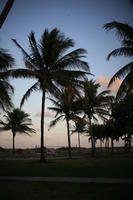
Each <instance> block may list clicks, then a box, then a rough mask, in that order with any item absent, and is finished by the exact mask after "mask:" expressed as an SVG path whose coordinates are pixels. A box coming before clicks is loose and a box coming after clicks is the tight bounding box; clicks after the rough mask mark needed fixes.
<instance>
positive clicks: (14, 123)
mask: <svg viewBox="0 0 133 200" xmlns="http://www.w3.org/2000/svg"><path fill="white" fill-rule="evenodd" d="M4 117H5V122H4V121H2V120H0V125H2V126H1V127H0V131H8V130H11V131H12V136H13V154H14V153H15V136H16V133H21V134H23V133H24V134H27V135H30V133H35V130H34V129H33V128H31V127H30V126H31V125H32V123H31V122H32V120H31V119H30V118H29V114H28V113H25V112H24V111H22V110H20V109H18V108H17V109H13V111H10V112H9V111H8V112H7V114H6V115H4Z"/></svg>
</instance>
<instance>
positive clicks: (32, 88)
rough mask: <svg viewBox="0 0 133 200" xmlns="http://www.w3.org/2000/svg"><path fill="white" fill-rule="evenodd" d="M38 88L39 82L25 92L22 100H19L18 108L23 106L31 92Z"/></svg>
mask: <svg viewBox="0 0 133 200" xmlns="http://www.w3.org/2000/svg"><path fill="white" fill-rule="evenodd" d="M38 88H39V82H36V83H35V84H34V85H33V86H31V87H30V88H29V89H28V90H27V92H26V93H25V94H24V96H23V98H22V100H21V103H20V107H22V106H23V104H24V102H25V101H26V100H27V99H28V98H29V96H30V95H31V93H32V92H33V91H37V90H38Z"/></svg>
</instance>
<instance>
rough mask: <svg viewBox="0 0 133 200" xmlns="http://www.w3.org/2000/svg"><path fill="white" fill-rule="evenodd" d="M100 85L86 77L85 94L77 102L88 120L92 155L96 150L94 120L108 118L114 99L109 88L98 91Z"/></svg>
mask: <svg viewBox="0 0 133 200" xmlns="http://www.w3.org/2000/svg"><path fill="white" fill-rule="evenodd" d="M99 87H100V84H99V83H96V82H95V81H94V80H87V79H86V80H85V81H84V86H83V95H82V96H81V97H80V99H79V100H78V102H77V108H78V109H79V110H81V111H82V112H83V113H84V114H85V116H86V118H87V120H88V129H89V135H90V139H91V146H92V155H94V152H95V136H94V135H93V132H92V120H94V121H96V122H97V121H98V117H99V118H101V119H102V120H103V121H105V120H106V117H107V116H108V115H109V112H108V108H109V103H110V101H111V99H112V96H110V95H109V93H110V91H109V90H104V91H102V92H100V93H98V89H99Z"/></svg>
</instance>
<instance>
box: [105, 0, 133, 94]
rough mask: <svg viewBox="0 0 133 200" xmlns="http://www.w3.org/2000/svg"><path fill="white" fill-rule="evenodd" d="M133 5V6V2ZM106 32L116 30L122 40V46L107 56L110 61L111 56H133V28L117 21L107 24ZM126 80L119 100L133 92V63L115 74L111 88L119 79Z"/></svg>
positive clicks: (121, 88) (122, 85)
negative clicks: (128, 92)
mask: <svg viewBox="0 0 133 200" xmlns="http://www.w3.org/2000/svg"><path fill="white" fill-rule="evenodd" d="M131 4H132V6H133V1H132V0H131ZM104 28H105V29H106V30H108V31H109V30H112V29H115V30H116V33H117V34H118V36H119V37H120V39H121V44H122V46H121V47H120V48H117V49H115V50H113V51H112V52H111V53H109V55H108V56H107V60H109V59H110V57H111V56H129V57H132V56H133V27H132V26H130V25H129V24H127V23H121V22H117V21H112V22H110V23H106V24H105V25H104ZM117 78H124V80H123V81H122V84H121V85H120V88H119V90H118V93H117V98H120V97H122V96H123V95H125V94H126V92H127V91H130V90H133V62H132V61H131V62H130V63H128V64H126V65H125V66H123V67H122V68H121V69H120V70H119V71H117V72H116V74H114V76H113V77H112V78H111V80H110V82H109V86H110V85H111V84H112V83H113V82H114V81H115V80H116V79H117Z"/></svg>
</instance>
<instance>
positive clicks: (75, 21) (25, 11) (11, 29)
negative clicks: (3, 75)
mask: <svg viewBox="0 0 133 200" xmlns="http://www.w3.org/2000/svg"><path fill="white" fill-rule="evenodd" d="M4 3H5V0H1V1H0V10H1V9H2V7H3V5H4ZM113 20H117V21H120V22H129V23H130V24H131V25H132V21H133V13H132V9H131V6H130V3H129V1H128V0H117V1H116V0H111V1H110V0H93V1H91V0H55V1H53V0H38V1H33V0H23V1H21V0H15V2H14V4H13V7H12V9H11V11H10V13H9V15H8V17H7V19H6V21H5V23H4V25H3V27H2V29H1V30H0V46H1V47H2V48H5V49H8V50H9V52H10V53H11V54H12V55H13V57H14V58H15V60H16V66H15V67H16V68H21V67H24V64H23V57H22V54H21V52H20V51H19V49H17V47H16V46H15V45H14V44H13V42H12V41H11V38H15V39H16V40H17V41H18V42H19V43H20V44H21V45H22V46H23V47H24V48H25V49H26V50H27V51H28V35H29V33H30V32H31V31H34V32H35V34H36V38H37V39H38V40H39V39H40V37H41V35H42V33H43V31H44V30H45V28H48V29H49V30H51V29H53V28H54V27H57V28H59V29H60V31H61V32H63V33H64V34H65V35H66V36H67V37H70V38H72V39H73V40H74V42H75V48H84V49H86V50H87V52H88V54H87V57H86V61H87V62H88V63H89V65H90V69H91V72H92V73H93V74H94V75H95V79H97V78H98V77H99V76H102V77H105V78H108V79H109V78H110V77H111V76H112V75H113V74H114V73H115V72H116V71H117V70H118V69H119V68H120V67H121V66H123V65H124V64H126V63H127V62H129V61H130V59H129V58H124V57H119V58H118V57H117V58H112V59H111V60H110V61H109V62H107V61H106V57H107V55H108V53H109V52H110V51H112V50H113V49H115V48H117V47H120V42H119V39H118V38H117V37H116V35H115V33H114V32H113V31H110V32H106V31H105V30H104V29H103V25H104V24H105V23H107V22H111V21H113ZM90 78H91V77H90ZM11 83H12V85H13V86H14V87H15V95H14V97H13V101H14V104H15V106H16V107H18V106H19V103H20V101H21V98H22V96H23V94H24V93H25V92H26V90H27V89H28V88H29V87H30V86H31V85H32V83H33V81H31V80H23V79H22V80H11ZM40 103H41V94H40V93H39V92H38V93H36V94H33V95H31V97H30V98H29V100H28V101H27V102H26V103H25V105H24V107H23V109H24V110H25V111H27V112H29V113H30V114H31V118H32V119H33V123H34V128H36V129H37V130H38V134H37V136H33V137H32V138H31V137H30V138H28V137H26V138H27V139H26V143H25V142H23V140H24V141H25V137H20V136H19V137H18V139H17V140H18V141H17V143H16V145H18V147H21V146H22V147H23V146H25V147H28V146H33V147H34V146H35V145H39V140H40V138H39V137H40V135H39V129H40V118H39V117H37V116H36V114H37V113H38V112H40ZM47 106H49V102H48V101H47V105H46V107H47ZM51 119H52V118H46V122H45V123H46V137H47V138H46V139H47V140H46V143H45V144H46V145H50V146H51V145H53V146H56V145H67V141H66V138H65V137H66V136H65V135H66V130H65V125H63V124H62V125H59V126H57V128H55V129H53V130H52V131H50V132H49V133H48V132H47V126H48V124H49V122H50V120H51ZM72 137H73V138H74V139H73V138H72V142H73V145H76V139H75V137H76V136H72ZM0 138H1V139H0V146H2V145H3V146H5V147H7V146H10V145H11V141H10V140H11V138H10V134H7V135H6V134H1V135H0ZM82 140H83V143H82V145H86V146H87V145H88V142H87V138H83V139H82Z"/></svg>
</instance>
